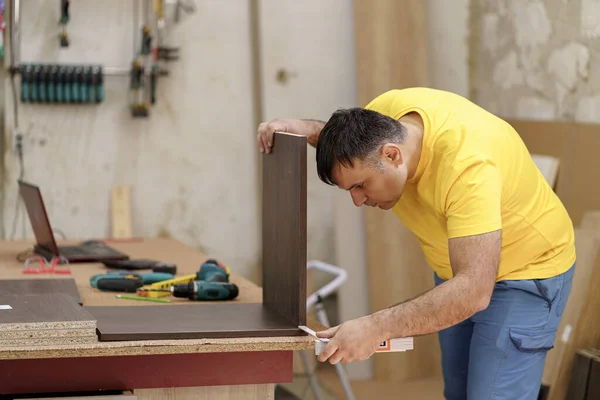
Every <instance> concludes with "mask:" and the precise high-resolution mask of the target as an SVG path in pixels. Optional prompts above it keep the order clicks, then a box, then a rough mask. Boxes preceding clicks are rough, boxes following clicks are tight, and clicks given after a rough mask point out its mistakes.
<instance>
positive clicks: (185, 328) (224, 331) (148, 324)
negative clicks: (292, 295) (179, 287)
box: [85, 303, 303, 342]
mask: <svg viewBox="0 0 600 400" xmlns="http://www.w3.org/2000/svg"><path fill="white" fill-rule="evenodd" d="M85 309H86V310H87V311H88V312H89V313H90V314H91V315H93V316H94V318H96V320H97V321H98V322H97V323H98V337H99V339H100V341H105V342H106V341H119V340H163V339H203V338H235V337H268V336H301V335H303V332H302V331H300V330H299V329H298V327H297V326H294V325H293V324H292V323H291V322H290V321H288V320H287V319H286V318H284V317H282V316H280V315H278V314H276V313H275V312H273V311H271V310H269V309H267V308H266V307H263V305H262V304H260V303H240V304H233V303H227V304H181V305H163V306H156V305H151V306H150V305H149V306H114V307H102V306H93V307H85Z"/></svg>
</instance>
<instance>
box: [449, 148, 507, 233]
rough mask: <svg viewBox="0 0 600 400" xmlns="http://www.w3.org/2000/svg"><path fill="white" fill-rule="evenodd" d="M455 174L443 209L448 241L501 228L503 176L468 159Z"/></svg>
mask: <svg viewBox="0 0 600 400" xmlns="http://www.w3.org/2000/svg"><path fill="white" fill-rule="evenodd" d="M461 164H464V165H461V166H459V167H458V168H457V167H455V168H452V169H453V170H454V173H452V174H450V175H451V176H452V178H451V180H452V183H451V184H450V185H448V190H447V194H446V203H445V207H444V211H445V216H446V227H447V230H448V238H453V237H461V236H470V235H478V234H482V233H487V232H492V231H495V230H498V229H501V228H502V213H501V202H500V200H501V196H502V177H501V174H500V171H498V169H497V167H496V166H495V165H494V164H493V163H492V162H490V161H489V160H485V159H469V160H468V161H466V162H463V163H461Z"/></svg>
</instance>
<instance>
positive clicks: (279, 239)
mask: <svg viewBox="0 0 600 400" xmlns="http://www.w3.org/2000/svg"><path fill="white" fill-rule="evenodd" d="M306 147H307V143H306V137H303V136H297V135H292V134H287V133H275V136H274V138H273V151H272V152H271V153H269V154H264V155H263V194H262V196H263V198H262V204H263V211H262V246H263V260H262V263H263V283H262V286H263V303H264V304H265V306H267V307H269V308H270V309H271V310H273V311H275V312H277V313H279V314H280V315H282V316H283V317H285V318H287V319H288V320H289V321H290V322H291V323H293V324H294V325H296V326H298V325H306V156H307V153H306V151H307V150H306Z"/></svg>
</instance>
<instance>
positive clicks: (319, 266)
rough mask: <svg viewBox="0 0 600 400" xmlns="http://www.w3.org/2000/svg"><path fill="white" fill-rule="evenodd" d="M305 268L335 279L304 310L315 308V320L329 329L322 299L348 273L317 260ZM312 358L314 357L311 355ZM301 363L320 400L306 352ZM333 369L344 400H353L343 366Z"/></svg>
mask: <svg viewBox="0 0 600 400" xmlns="http://www.w3.org/2000/svg"><path fill="white" fill-rule="evenodd" d="M307 268H308V269H311V268H314V269H316V270H319V271H321V272H325V273H327V274H330V275H334V276H335V278H334V279H333V280H332V281H331V282H329V283H327V284H326V285H325V286H323V287H322V288H321V289H319V290H317V291H315V293H313V294H311V295H310V296H309V297H308V298H307V299H306V308H307V310H310V309H311V308H312V307H313V306H314V307H315V311H316V317H317V320H318V321H319V322H320V323H321V324H322V325H323V326H326V327H328V328H329V327H330V324H329V318H328V317H327V313H326V312H325V307H324V306H323V298H325V297H327V296H329V295H330V294H332V293H334V292H336V291H337V290H338V289H339V288H340V287H341V286H342V285H343V284H344V282H345V281H346V279H347V277H348V273H347V272H346V271H344V270H343V269H341V268H339V267H336V266H333V265H331V264H327V263H324V262H322V261H318V260H312V261H309V262H308V263H307ZM313 356H314V355H313ZM301 357H302V362H303V364H304V368H305V370H306V373H307V374H308V379H309V381H310V384H311V386H312V389H313V393H314V395H315V398H316V399H317V400H321V399H322V398H323V395H322V393H321V387H320V386H319V383H318V381H317V378H316V377H315V374H314V372H313V371H312V370H311V369H310V364H309V361H308V354H307V353H306V351H301ZM335 369H336V371H337V374H338V377H339V378H340V381H341V383H342V387H343V388H344V393H345V394H346V399H348V400H354V393H353V392H352V388H351V387H350V381H349V380H348V376H347V375H346V370H345V369H344V366H343V365H342V364H340V363H337V364H336V365H335Z"/></svg>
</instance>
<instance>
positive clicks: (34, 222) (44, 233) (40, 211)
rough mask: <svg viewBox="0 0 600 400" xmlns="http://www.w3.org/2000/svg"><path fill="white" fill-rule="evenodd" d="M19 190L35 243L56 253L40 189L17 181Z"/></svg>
mask: <svg viewBox="0 0 600 400" xmlns="http://www.w3.org/2000/svg"><path fill="white" fill-rule="evenodd" d="M19 191H20V193H21V198H22V199H23V201H24V202H25V207H26V208H27V214H29V220H30V221H31V228H32V229H33V233H34V234H35V239H36V241H37V244H38V245H39V246H42V247H45V248H46V249H48V250H51V251H53V252H54V253H55V254H57V253H58V249H57V248H56V242H55V241H54V235H53V234H52V228H51V226H50V221H49V220H48V215H47V214H46V207H45V206H44V201H43V200H42V193H41V192H40V189H39V188H38V187H37V186H34V185H31V184H29V183H26V182H23V181H19Z"/></svg>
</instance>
